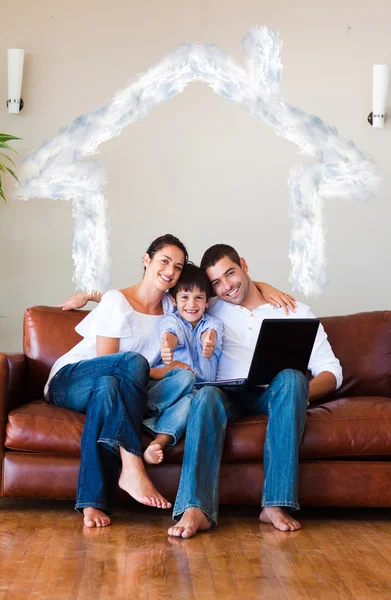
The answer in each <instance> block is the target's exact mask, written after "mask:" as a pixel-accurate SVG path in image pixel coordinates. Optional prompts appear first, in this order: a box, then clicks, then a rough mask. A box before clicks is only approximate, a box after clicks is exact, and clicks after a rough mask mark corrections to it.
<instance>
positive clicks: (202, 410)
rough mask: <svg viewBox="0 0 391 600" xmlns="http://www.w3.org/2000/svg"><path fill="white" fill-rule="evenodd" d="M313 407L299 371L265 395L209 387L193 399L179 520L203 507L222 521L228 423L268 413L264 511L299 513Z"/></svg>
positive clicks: (176, 514)
mask: <svg viewBox="0 0 391 600" xmlns="http://www.w3.org/2000/svg"><path fill="white" fill-rule="evenodd" d="M307 403H308V382H307V379H306V378H305V376H304V375H303V374H302V373H300V372H299V371H294V370H291V369H287V370H285V371H282V372H281V373H279V374H278V375H277V376H276V377H275V378H274V379H273V381H272V382H271V384H270V385H269V387H268V388H266V389H265V390H241V391H240V390H236V391H231V390H230V389H228V388H225V389H224V391H223V390H221V389H219V388H214V387H209V386H207V387H204V388H202V389H201V390H199V392H198V393H197V394H196V395H195V397H194V398H193V400H192V403H191V408H190V414H189V419H188V424H187V433H186V438H185V449H184V457H183V465H182V473H181V479H180V483H179V489H178V494H177V498H176V502H175V506H174V512H173V516H174V518H175V519H176V520H179V518H180V517H181V515H182V513H184V512H185V510H187V509H188V508H199V509H200V510H202V511H203V512H204V513H205V514H206V515H207V517H208V518H209V520H210V522H211V524H212V525H215V524H216V522H217V515H218V504H219V472H220V461H221V456H222V451H223V446H224V440H225V431H226V426H227V423H228V422H232V421H234V420H235V419H236V418H238V417H239V416H245V415H255V414H267V415H268V425H267V430H266V439H265V448H264V460H263V462H264V483H263V492H262V503H261V505H262V506H285V507H291V508H294V509H298V508H299V503H298V476H299V459H298V449H299V444H300V441H301V438H302V435H303V430H304V425H305V418H306V411H307Z"/></svg>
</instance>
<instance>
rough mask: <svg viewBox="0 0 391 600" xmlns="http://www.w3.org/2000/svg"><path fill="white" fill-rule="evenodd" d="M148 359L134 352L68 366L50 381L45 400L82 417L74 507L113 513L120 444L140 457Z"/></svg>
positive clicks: (106, 356)
mask: <svg viewBox="0 0 391 600" xmlns="http://www.w3.org/2000/svg"><path fill="white" fill-rule="evenodd" d="M148 380H149V364H148V361H147V360H146V359H145V358H144V357H143V356H141V354H137V353H136V352H121V353H117V354H109V355H105V356H99V357H97V358H92V359H90V360H83V361H80V362H78V363H74V364H70V365H66V366H65V367H63V368H62V369H60V371H58V373H56V375H55V376H54V377H53V379H52V380H51V382H50V385H49V400H50V402H51V403H53V404H56V405H57V406H61V407H63V408H70V409H71V410H75V411H78V412H82V413H85V414H86V420H85V425H84V430H83V435H82V439H81V463H80V470H79V480H78V485H77V497H76V509H77V510H79V512H82V509H83V508H85V507H88V506H91V507H94V508H99V509H101V510H103V511H105V512H106V513H110V512H111V505H112V499H113V495H114V492H115V490H116V487H117V483H118V474H119V469H120V466H121V460H120V454H119V446H121V447H122V448H124V449H125V450H126V451H127V452H131V453H132V454H134V455H136V456H138V457H140V458H141V457H142V452H141V440H140V429H141V423H142V420H143V416H144V414H145V410H146V401H147V394H146V389H147V385H148Z"/></svg>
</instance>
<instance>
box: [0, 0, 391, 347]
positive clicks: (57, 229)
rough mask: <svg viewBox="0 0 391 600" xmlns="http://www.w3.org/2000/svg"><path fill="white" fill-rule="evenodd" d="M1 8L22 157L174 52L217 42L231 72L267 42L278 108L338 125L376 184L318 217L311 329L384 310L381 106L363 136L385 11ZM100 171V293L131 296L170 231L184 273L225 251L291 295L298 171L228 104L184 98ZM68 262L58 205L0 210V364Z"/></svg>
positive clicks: (389, 16)
mask: <svg viewBox="0 0 391 600" xmlns="http://www.w3.org/2000/svg"><path fill="white" fill-rule="evenodd" d="M7 10H8V11H9V14H5V13H4V11H3V13H2V28H1V29H2V34H1V37H0V40H1V41H0V57H1V60H0V89H1V90H2V98H1V99H0V115H1V116H0V131H2V132H8V133H13V134H15V135H18V136H20V137H22V138H23V139H24V141H23V142H19V143H18V145H17V147H18V150H19V152H20V154H21V155H23V154H24V153H25V152H27V151H29V150H31V149H33V148H36V147H38V146H39V145H40V144H41V143H42V141H43V140H44V139H47V138H51V137H53V136H54V135H55V134H56V132H57V131H58V129H59V127H61V126H62V125H64V124H67V123H68V122H70V121H71V120H73V119H74V118H75V117H76V116H77V115H79V114H81V113H85V112H88V111H90V110H91V109H93V108H95V107H97V106H99V105H101V104H103V103H104V102H105V101H106V100H107V99H108V98H110V97H111V96H112V95H113V94H114V93H115V92H116V91H117V90H118V89H119V88H120V87H124V86H125V84H126V83H128V82H129V80H130V79H132V78H133V77H135V76H136V75H137V74H139V73H141V72H143V71H145V70H146V69H147V68H148V67H149V66H151V65H153V64H155V63H156V62H158V61H159V60H160V59H161V58H162V56H163V55H164V54H166V53H169V52H171V51H172V50H173V49H174V48H175V47H176V46H177V45H178V44H180V43H182V42H186V41H189V42H195V41H200V42H215V43H218V44H219V45H221V46H222V47H223V48H224V49H225V50H226V51H227V52H228V53H229V54H230V55H232V56H234V57H235V58H236V59H237V60H238V61H242V50H241V45H240V41H241V38H242V37H243V35H244V34H245V32H246V31H247V29H248V28H249V26H251V25H253V24H267V25H269V26H271V27H273V28H275V29H278V30H279V31H280V36H281V39H282V40H283V42H284V47H283V54H282V60H283V65H284V80H283V94H284V96H285V98H286V99H287V101H289V102H290V103H291V104H294V105H297V106H300V107H302V108H303V109H305V110H306V111H308V112H311V113H314V114H316V115H318V116H320V117H321V118H322V119H324V120H325V121H326V122H328V123H330V124H333V125H335V126H336V127H337V128H338V129H339V131H340V133H341V134H342V135H343V136H344V137H347V138H351V139H353V140H354V142H355V143H356V144H357V145H358V147H359V148H360V149H362V150H363V151H365V152H368V153H369V154H371V155H372V156H373V157H374V158H375V160H376V161H377V162H378V164H379V166H380V169H381V171H382V173H383V176H384V188H383V190H382V191H381V193H380V194H379V196H378V198H377V199H376V201H374V202H372V203H369V204H362V205H359V204H357V203H344V202H342V201H337V200H335V201H333V202H330V203H328V204H327V205H326V206H325V210H324V218H325V225H326V227H327V230H328V233H327V246H328V250H327V256H328V265H329V276H330V284H329V286H328V288H327V289H326V291H325V292H324V294H322V295H321V296H320V297H319V298H316V299H311V300H307V302H308V303H310V304H311V306H312V307H313V309H314V310H315V312H316V313H318V314H319V315H327V314H342V313H347V312H356V311H361V310H376V309H384V308H390V299H391V283H390V277H389V272H390V269H389V266H388V265H389V261H390V259H391V258H390V255H391V252H390V250H391V244H390V241H389V240H390V234H389V228H390V224H391V208H390V206H391V200H390V188H391V175H390V169H389V164H390V155H391V152H390V149H391V143H390V140H391V137H390V136H391V107H390V108H389V115H390V117H389V122H388V126H387V127H386V128H385V129H384V130H372V129H371V128H370V126H369V125H368V124H367V122H366V118H367V115H368V113H369V112H370V110H371V78H372V64H373V63H383V62H384V63H388V64H391V42H390V36H389V31H390V22H391V3H390V2H389V0H374V1H372V2H369V0H362V1H361V2H357V1H356V0H345V2H340V1H338V2H337V1H336V0H330V1H329V2H317V1H314V0H301V1H300V2H292V1H288V0H274V1H273V2H270V1H268V2H266V1H260V0H258V1H256V0H241V2H237V1H233V0H224V1H223V0H166V1H165V2H163V1H162V0H144V2H131V1H125V0H123V1H119V0H111V2H103V1H102V0H94V1H92V0H83V2H80V0H78V1H76V0H67V1H65V0H56V1H53V0H36V1H35V2H26V1H25V0H14V2H13V4H12V5H9V7H8V8H7ZM8 47H22V48H24V49H25V52H26V61H25V78H24V84H23V98H24V100H25V108H24V109H23V111H22V113H21V114H20V115H16V116H15V115H8V113H7V110H6V108H5V105H4V103H5V100H6V97H7V86H6V76H7V74H6V49H7V48H8ZM389 98H390V101H389V104H391V92H390V96H389ZM99 160H101V161H102V163H103V164H104V165H105V167H106V168H107V170H108V174H109V185H108V187H107V198H108V203H109V216H110V220H111V227H112V232H111V255H112V260H113V268H112V285H113V287H121V286H125V285H129V284H131V283H132V282H135V281H136V280H137V279H138V277H139V276H140V274H141V256H142V253H143V251H144V250H145V248H146V246H147V245H148V243H149V242H150V241H151V240H152V239H153V238H154V237H155V236H157V235H160V234H162V233H166V232H167V231H170V232H173V233H175V234H177V235H179V236H180V237H181V238H183V240H184V241H185V242H186V243H187V245H188V247H189V250H190V253H191V257H192V258H193V260H194V261H199V260H200V258H201V255H202V252H203V250H204V249H205V248H206V247H207V246H208V245H210V244H212V243H215V242H220V241H224V242H227V243H231V244H233V245H235V246H237V248H238V250H239V251H240V253H241V254H242V255H244V256H245V257H246V258H247V259H248V262H249V263H250V272H251V275H252V276H253V277H254V278H258V279H265V280H268V281H270V282H272V283H274V284H275V285H277V286H281V287H283V288H284V289H289V284H288V276H289V267H290V265H289V261H288V245H289V236H290V223H289V217H288V200H289V190H288V185H287V173H288V168H289V166H290V165H291V164H292V163H294V162H295V161H296V162H297V161H300V160H302V158H301V157H300V156H299V155H298V154H297V149H296V147H295V146H293V145H292V144H290V143H289V142H287V141H285V140H282V139H280V138H277V136H276V135H275V134H274V132H273V131H272V130H271V129H269V128H267V127H266V126H264V125H263V124H261V123H258V122H257V121H255V120H254V119H252V118H250V117H249V116H248V115H247V114H246V113H245V112H243V111H241V109H240V108H239V107H238V106H236V105H233V104H230V103H228V102H227V101H226V100H224V99H222V98H221V97H219V96H217V95H216V94H214V93H213V92H212V91H211V90H210V89H209V88H208V87H207V86H206V85H204V84H200V83H197V84H192V85H191V86H190V87H189V88H187V89H186V90H185V92H184V93H183V94H180V95H179V96H177V97H175V98H173V99H172V100H170V101H169V102H167V103H165V104H164V105H161V106H160V107H158V108H156V109H155V110H154V111H153V112H152V113H151V114H150V115H149V116H148V117H147V118H146V119H144V120H143V121H141V122H139V123H136V124H134V125H132V126H130V127H129V128H128V129H126V130H125V131H124V132H123V134H122V135H121V136H120V137H119V138H117V139H114V140H111V141H109V142H107V143H106V144H105V145H104V146H102V149H101V153H100V155H99ZM6 190H9V187H7V186H6ZM71 253H72V218H71V205H70V203H68V202H65V201H52V200H34V201H29V202H21V201H16V200H11V201H10V202H9V203H8V204H7V205H0V290H1V297H0V315H4V316H5V317H6V318H5V319H0V349H1V350H19V349H20V348H21V323H22V315H23V310H24V308H25V307H27V306H30V305H33V304H56V303H58V302H59V301H61V300H62V299H64V298H65V297H66V296H67V295H68V294H69V293H71V292H72V291H73V289H74V286H73V284H72V269H73V264H72V256H71ZM298 297H299V298H300V299H304V300H305V298H303V297H302V296H300V294H298Z"/></svg>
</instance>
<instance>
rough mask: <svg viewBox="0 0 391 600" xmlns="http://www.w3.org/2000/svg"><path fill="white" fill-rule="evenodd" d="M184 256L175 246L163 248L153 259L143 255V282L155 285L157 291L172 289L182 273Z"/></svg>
mask: <svg viewBox="0 0 391 600" xmlns="http://www.w3.org/2000/svg"><path fill="white" fill-rule="evenodd" d="M184 263H185V256H184V254H183V251H182V250H181V249H180V248H178V247H177V246H171V245H170V246H163V248H161V249H160V250H158V251H157V252H156V253H155V254H154V255H153V258H150V256H149V255H148V254H145V255H144V266H145V280H146V281H148V282H149V283H151V284H153V283H154V284H156V286H157V288H158V289H159V290H163V291H166V290H168V289H170V288H172V287H173V286H174V285H175V284H176V282H177V281H178V279H179V276H180V274H181V273H182V269H183V265H184Z"/></svg>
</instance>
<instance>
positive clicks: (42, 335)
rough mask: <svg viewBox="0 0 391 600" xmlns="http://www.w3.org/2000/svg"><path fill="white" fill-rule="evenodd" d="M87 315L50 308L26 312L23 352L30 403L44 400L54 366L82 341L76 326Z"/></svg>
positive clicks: (85, 312)
mask: <svg viewBox="0 0 391 600" xmlns="http://www.w3.org/2000/svg"><path fill="white" fill-rule="evenodd" d="M87 314H88V311H87V310H71V311H66V312H65V311H63V310H62V309H61V308H53V307H51V306H34V307H33V308H28V309H27V310H26V312H25V313H24V326H23V352H24V354H25V355H26V357H27V369H28V381H27V384H28V388H27V394H28V400H36V399H37V398H42V396H43V388H44V386H45V383H46V381H47V379H48V377H49V372H50V369H51V368H52V366H53V364H54V363H55V362H56V360H57V359H58V358H59V357H60V356H62V355H63V354H65V353H66V352H68V350H70V349H71V348H73V346H75V345H76V344H77V343H78V342H80V340H81V339H82V338H81V337H80V336H79V334H78V333H76V331H75V327H76V325H77V324H78V323H80V321H81V320H82V319H83V318H84V317H85V316H86V315H87Z"/></svg>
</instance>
